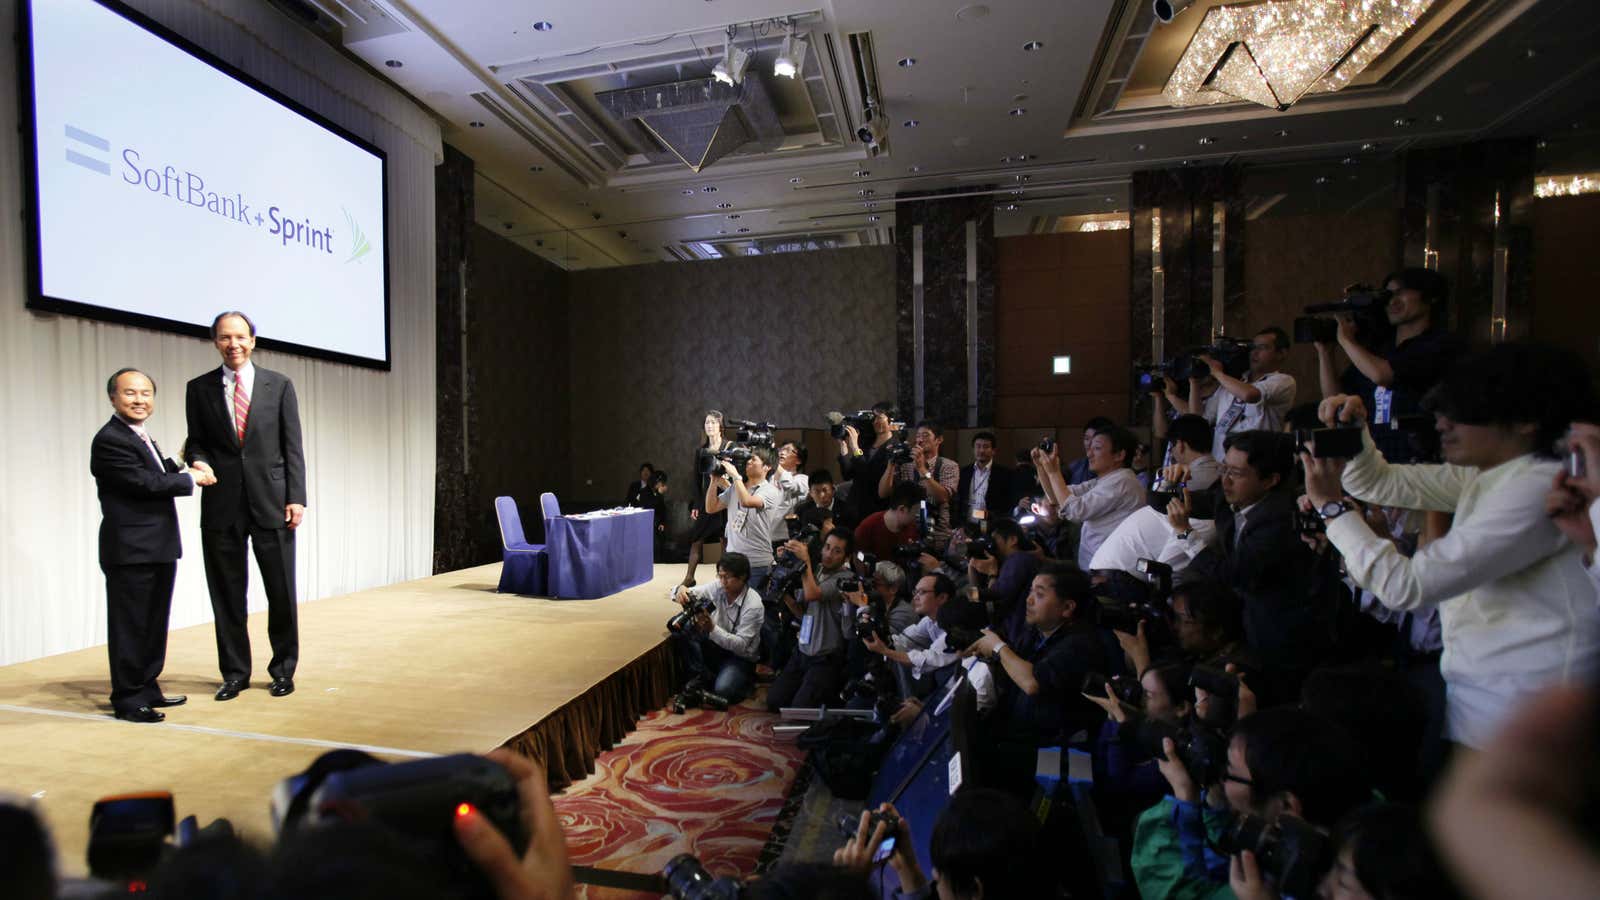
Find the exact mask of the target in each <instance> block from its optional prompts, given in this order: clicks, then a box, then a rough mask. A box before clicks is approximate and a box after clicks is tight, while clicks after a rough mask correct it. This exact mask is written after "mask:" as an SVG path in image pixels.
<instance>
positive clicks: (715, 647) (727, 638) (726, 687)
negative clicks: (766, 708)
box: [667, 553, 764, 704]
mask: <svg viewBox="0 0 1600 900" xmlns="http://www.w3.org/2000/svg"><path fill="white" fill-rule="evenodd" d="M675 599H676V600H677V601H678V604H679V605H680V606H682V607H683V608H684V612H683V613H680V614H679V615H677V616H674V617H673V619H672V621H671V622H669V623H667V627H668V629H669V630H670V631H671V633H672V645H673V647H674V648H675V652H676V653H677V654H678V659H679V661H680V663H681V664H682V665H683V668H684V670H685V671H687V672H688V673H689V684H688V685H687V686H686V687H685V688H684V691H683V694H689V693H691V692H694V691H700V692H704V691H705V690H706V682H708V681H709V682H711V687H710V691H711V693H713V694H715V695H716V697H717V698H720V699H721V700H725V701H727V703H729V704H733V703H738V702H739V701H740V700H743V699H744V698H745V697H746V696H747V695H749V693H750V688H751V686H752V685H754V684H755V680H756V655H757V654H758V653H759V651H760V647H761V621H762V618H763V616H764V607H763V606H762V604H761V595H760V594H758V593H756V592H755V590H754V589H752V588H751V587H750V560H749V559H748V558H747V557H745V555H744V554H743V553H725V554H723V556H722V558H721V559H720V560H718V561H717V580H716V582H715V583H712V584H707V585H702V586H700V587H695V588H686V587H679V588H678V594H677V597H676V598H675ZM685 616H687V620H685V618H684V617H685ZM680 696H682V695H680ZM713 702H715V701H713Z"/></svg>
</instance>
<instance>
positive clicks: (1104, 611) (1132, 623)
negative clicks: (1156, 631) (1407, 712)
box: [1095, 597, 1166, 638]
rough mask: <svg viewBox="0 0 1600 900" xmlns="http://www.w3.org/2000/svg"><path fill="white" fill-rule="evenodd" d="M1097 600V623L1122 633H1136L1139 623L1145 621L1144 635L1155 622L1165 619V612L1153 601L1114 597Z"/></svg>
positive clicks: (1146, 634) (1148, 635) (1097, 598)
mask: <svg viewBox="0 0 1600 900" xmlns="http://www.w3.org/2000/svg"><path fill="white" fill-rule="evenodd" d="M1095 599H1096V600H1098V601H1099V605H1100V609H1099V615H1100V618H1099V623H1098V624H1099V625H1100V627H1101V628H1109V629H1111V630H1112V631H1120V632H1122V633H1123V634H1138V633H1139V623H1140V622H1144V623H1145V636H1146V637H1147V638H1149V637H1150V632H1151V630H1152V628H1153V626H1154V625H1155V624H1156V623H1160V622H1165V621H1166V613H1165V612H1164V611H1163V610H1162V609H1161V607H1159V606H1157V605H1156V604H1154V603H1149V602H1143V603H1139V602H1131V601H1128V600H1124V599H1119V598H1116V597H1096V598H1095Z"/></svg>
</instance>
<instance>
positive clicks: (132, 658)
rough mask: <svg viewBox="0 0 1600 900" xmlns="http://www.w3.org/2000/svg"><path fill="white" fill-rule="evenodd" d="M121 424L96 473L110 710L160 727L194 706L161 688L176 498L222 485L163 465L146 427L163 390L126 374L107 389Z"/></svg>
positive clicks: (115, 421) (97, 443)
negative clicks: (175, 711) (170, 710)
mask: <svg viewBox="0 0 1600 900" xmlns="http://www.w3.org/2000/svg"><path fill="white" fill-rule="evenodd" d="M106 394H107V396H109V397H110V398H111V408H112V411H113V413H114V414H113V415H112V416H111V419H110V420H109V421H107V422H106V424H105V425H103V426H101V428H100V431H99V432H98V433H97V434H95V436H94V443H93V444H92V445H90V448H89V469H90V471H91V472H92V473H93V474H94V482H95V488H96V490H97V491H98V493H99V495H100V512H101V520H100V569H101V571H103V572H105V575H106V653H107V655H108V656H109V657H110V661H111V707H112V709H113V710H115V711H116V714H117V718H119V719H127V720H128V721H130V722H159V721H161V720H162V719H164V718H166V716H165V714H163V713H161V712H160V709H161V708H162V707H168V706H179V705H181V704H182V703H183V702H184V701H186V700H187V699H188V698H187V697H184V696H183V695H181V694H180V695H177V696H168V695H166V694H165V693H163V692H162V690H161V686H160V684H158V683H157V679H158V678H159V677H160V676H161V670H162V668H163V667H164V666H165V664H166V659H167V621H168V616H169V614H170V613H171V611H172V584H173V579H174V578H175V577H176V575H177V571H178V557H180V556H182V555H183V544H182V542H181V541H180V539H179V537H178V509H177V507H176V506H175V505H174V503H173V498H175V497H187V496H189V495H190V494H192V493H194V489H195V486H196V485H199V486H201V487H205V486H207V485H211V484H215V483H216V479H215V478H214V477H212V475H211V473H210V471H209V470H206V469H204V467H197V468H196V470H195V471H193V472H184V471H182V470H180V469H179V467H178V464H177V463H175V462H173V461H172V460H171V459H169V458H167V457H164V456H162V455H161V450H160V448H159V447H157V446H156V442H155V439H154V438H152V437H151V436H150V433H149V432H148V431H146V430H145V425H146V423H147V422H148V421H149V419H150V417H151V416H152V415H154V414H155V411H156V384H155V382H154V381H152V380H151V379H150V377H149V376H148V375H146V374H144V373H143V372H141V371H139V370H138V369H119V370H118V371H117V372H116V374H114V375H112V376H111V380H109V381H107V382H106Z"/></svg>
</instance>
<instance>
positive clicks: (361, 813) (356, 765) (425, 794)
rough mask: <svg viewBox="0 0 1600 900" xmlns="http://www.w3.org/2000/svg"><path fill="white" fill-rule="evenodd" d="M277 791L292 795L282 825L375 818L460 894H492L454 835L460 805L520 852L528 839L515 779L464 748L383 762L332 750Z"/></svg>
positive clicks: (480, 873)
mask: <svg viewBox="0 0 1600 900" xmlns="http://www.w3.org/2000/svg"><path fill="white" fill-rule="evenodd" d="M277 793H278V798H279V799H281V798H282V797H289V798H291V799H289V800H288V801H287V803H286V804H285V805H284V806H283V808H282V815H281V817H280V821H281V830H283V831H288V830H291V829H299V828H307V827H315V826H317V825H322V824H328V823H336V822H358V821H370V822H376V823H378V824H380V825H383V826H385V827H387V828H389V829H390V830H392V831H394V832H396V833H398V834H400V835H401V836H403V837H405V838H409V839H411V841H412V848H413V853H415V854H416V855H418V856H420V857H421V858H423V859H424V860H427V861H429V862H430V863H431V864H432V867H433V868H435V869H437V870H439V871H444V872H447V873H448V877H449V879H450V881H451V883H452V884H454V885H456V886H457V887H458V890H459V895H460V896H464V897H473V898H479V897H481V898H491V897H494V896H495V892H494V888H493V886H492V885H491V884H490V883H489V880H488V878H487V877H486V876H485V875H484V874H483V871H482V870H481V869H480V868H479V867H478V866H477V864H475V863H474V862H472V860H471V859H469V858H468V857H467V855H466V853H465V852H464V851H463V850H462V849H461V844H460V842H459V841H458V840H457V839H456V834H455V826H454V822H455V819H456V816H457V814H458V811H459V810H460V808H461V807H462V806H463V805H470V806H472V807H473V808H475V809H477V810H478V812H479V813H481V814H482V815H483V817H484V818H485V819H487V820H488V821H489V822H490V823H491V824H493V825H494V827H495V829H496V830H497V831H499V832H500V834H501V835H502V836H504V837H505V839H506V842H507V843H508V844H510V846H511V848H512V852H514V853H515V854H516V855H517V856H518V857H520V856H522V854H523V852H524V851H526V850H527V847H528V842H529V840H530V839H531V838H532V835H530V834H529V833H528V830H527V827H526V825H525V824H524V823H523V817H522V807H521V800H520V795H519V794H518V792H517V782H516V779H515V778H513V777H512V775H511V773H510V772H508V771H506V768H505V767H504V766H502V765H500V764H499V763H497V762H495V761H494V760H492V759H486V758H484V757H482V756H475V755H473V754H470V753H458V754H454V755H451V756H440V757H435V758H432V759H419V760H412V761H410V762H403V763H394V764H386V763H384V762H383V761H382V760H379V759H376V758H374V757H371V756H369V755H367V754H365V753H361V752H359V751H350V750H335V751H332V752H330V753H325V754H323V755H322V757H319V758H318V759H317V761H316V762H314V763H313V764H312V766H311V768H309V769H307V770H306V772H304V773H302V774H300V775H297V776H294V777H292V778H290V779H288V780H287V781H285V782H284V783H283V784H281V785H280V786H279V788H278V792H277ZM275 805H276V804H275ZM275 812H277V810H275Z"/></svg>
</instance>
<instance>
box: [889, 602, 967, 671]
mask: <svg viewBox="0 0 1600 900" xmlns="http://www.w3.org/2000/svg"><path fill="white" fill-rule="evenodd" d="M894 648H895V649H896V650H904V651H905V654H906V656H907V657H909V658H910V659H911V677H912V678H921V677H922V676H923V674H924V673H927V672H932V671H934V670H936V669H942V668H944V667H945V666H948V665H950V664H951V663H953V662H955V661H956V658H957V657H956V654H955V653H954V652H952V651H950V650H946V649H945V647H944V629H943V628H940V627H939V623H938V622H936V621H934V620H933V617H932V616H923V617H922V618H921V619H920V620H918V621H917V623H916V624H914V625H912V626H911V627H910V628H907V629H906V630H905V631H902V632H900V633H899V634H897V635H894Z"/></svg>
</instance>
